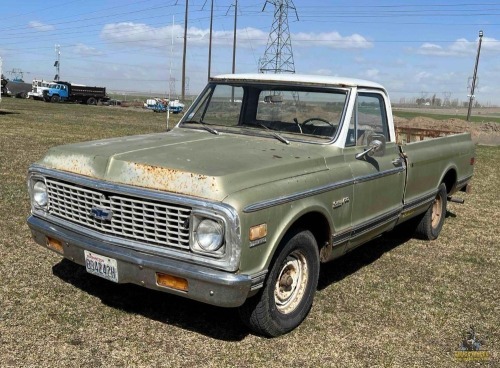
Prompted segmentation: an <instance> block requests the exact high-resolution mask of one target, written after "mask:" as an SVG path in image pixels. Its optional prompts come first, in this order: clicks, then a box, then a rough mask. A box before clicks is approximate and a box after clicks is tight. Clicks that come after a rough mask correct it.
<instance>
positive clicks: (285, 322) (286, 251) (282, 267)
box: [239, 231, 319, 336]
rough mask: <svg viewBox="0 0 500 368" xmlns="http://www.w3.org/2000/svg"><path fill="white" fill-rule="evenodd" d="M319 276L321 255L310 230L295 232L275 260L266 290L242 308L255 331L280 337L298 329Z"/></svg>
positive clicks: (247, 321) (312, 296)
mask: <svg viewBox="0 0 500 368" xmlns="http://www.w3.org/2000/svg"><path fill="white" fill-rule="evenodd" d="M318 277H319V252H318V246H317V243H316V239H315V238H314V236H313V235H312V233H311V232H310V231H300V232H294V233H292V234H291V236H289V237H287V238H286V240H285V241H284V246H283V247H282V249H281V251H280V252H279V254H278V256H277V257H276V259H275V260H274V263H273V266H272V268H271V271H270V272H269V275H268V277H267V280H266V282H265V284H264V287H263V289H262V290H261V291H260V292H259V293H258V294H257V295H256V296H254V297H252V298H250V299H249V300H247V302H246V303H245V304H244V305H243V306H241V307H240V309H239V312H240V317H241V319H242V321H243V322H244V323H245V324H246V325H247V326H248V327H250V328H251V329H252V330H253V331H255V332H257V333H259V334H262V335H266V336H279V335H282V334H285V333H287V332H289V331H291V330H293V329H294V328H296V327H297V326H298V325H300V323H301V322H302V321H303V320H304V318H305V317H306V316H307V314H308V313H309V310H310V309H311V306H312V303H313V299H314V294H315V292H316V287H317V285H318Z"/></svg>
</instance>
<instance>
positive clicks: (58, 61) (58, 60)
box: [54, 44, 61, 81]
mask: <svg viewBox="0 0 500 368" xmlns="http://www.w3.org/2000/svg"><path fill="white" fill-rule="evenodd" d="M55 51H56V58H57V60H56V61H55V62H54V66H55V67H56V75H55V76H54V80H55V81H59V79H60V74H59V68H60V66H61V45H57V44H56V45H55Z"/></svg>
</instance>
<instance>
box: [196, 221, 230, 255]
mask: <svg viewBox="0 0 500 368" xmlns="http://www.w3.org/2000/svg"><path fill="white" fill-rule="evenodd" d="M194 239H195V241H196V244H197V245H198V246H199V247H200V248H201V249H202V250H203V251H206V252H215V251H216V250H218V249H219V248H220V247H221V246H222V243H223V241H224V229H223V227H222V225H221V224H220V223H219V222H218V221H215V220H212V219H204V220H201V221H200V223H199V224H198V227H197V228H196V229H195V233H194Z"/></svg>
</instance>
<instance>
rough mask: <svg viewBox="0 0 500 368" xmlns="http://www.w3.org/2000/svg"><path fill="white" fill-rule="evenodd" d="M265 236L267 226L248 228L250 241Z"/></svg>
mask: <svg viewBox="0 0 500 368" xmlns="http://www.w3.org/2000/svg"><path fill="white" fill-rule="evenodd" d="M265 236H267V224H260V225H256V226H252V227H251V228H250V236H249V237H250V241H252V240H257V239H262V238H263V237H265Z"/></svg>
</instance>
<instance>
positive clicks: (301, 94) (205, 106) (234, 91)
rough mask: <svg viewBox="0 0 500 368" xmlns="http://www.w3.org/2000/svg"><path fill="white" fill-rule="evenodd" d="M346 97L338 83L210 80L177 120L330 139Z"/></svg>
mask: <svg viewBox="0 0 500 368" xmlns="http://www.w3.org/2000/svg"><path fill="white" fill-rule="evenodd" d="M346 98H347V91H346V90H341V89H328V88H311V87H303V88H300V87H297V86H274V85H273V86H271V85H258V84H248V85H230V84H209V86H208V87H207V88H206V89H205V91H204V92H203V93H202V94H201V96H200V97H199V98H198V100H197V102H196V103H195V104H194V105H193V106H192V107H191V108H190V110H189V111H188V113H187V114H186V116H185V117H184V118H183V120H182V121H181V124H180V125H181V126H188V127H194V128H199V127H198V126H197V125H200V124H201V125H204V126H205V127H206V126H207V125H213V126H216V129H217V131H221V132H222V131H226V132H232V133H243V134H252V132H253V133H257V134H262V132H266V133H265V134H266V135H269V133H271V132H273V133H274V136H275V137H276V133H279V134H280V135H287V137H288V138H289V139H292V140H311V139H316V140H317V139H321V140H326V139H327V140H331V139H332V138H333V137H334V136H335V134H336V132H337V129H338V128H339V124H340V121H341V119H342V115H343V111H344V106H345V103H346ZM194 124H196V125H194ZM279 137H280V138H281V136H279Z"/></svg>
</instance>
